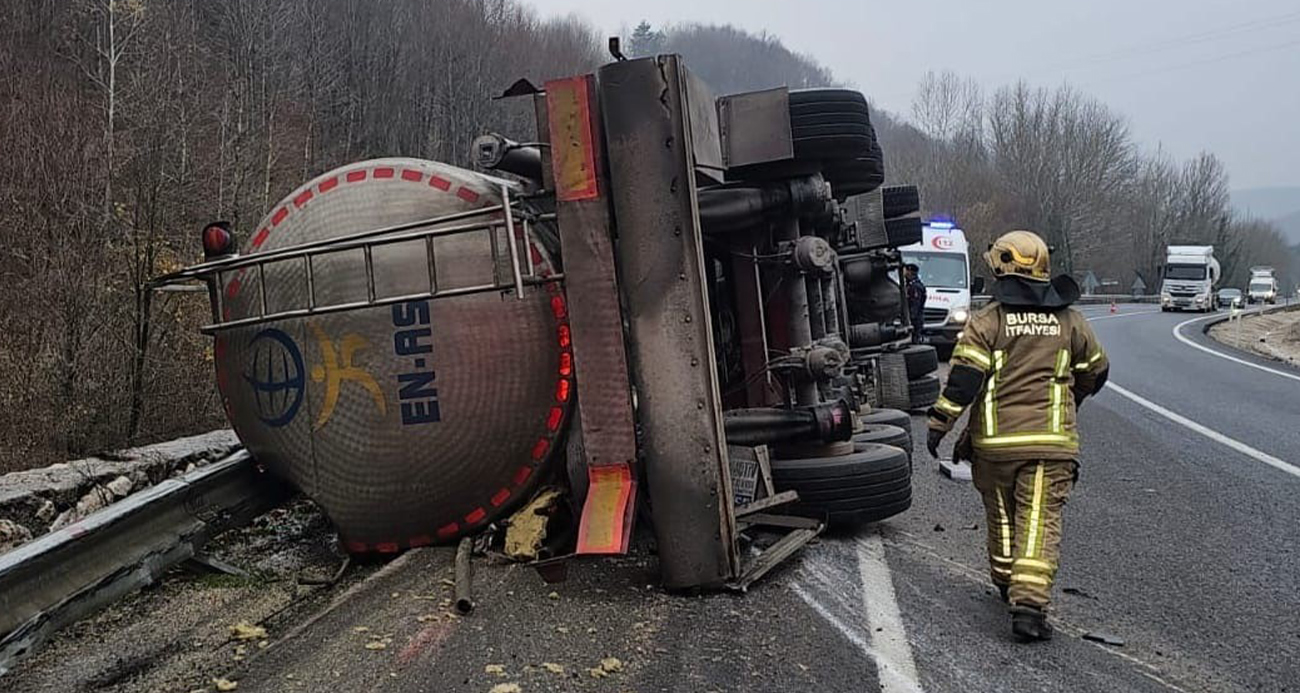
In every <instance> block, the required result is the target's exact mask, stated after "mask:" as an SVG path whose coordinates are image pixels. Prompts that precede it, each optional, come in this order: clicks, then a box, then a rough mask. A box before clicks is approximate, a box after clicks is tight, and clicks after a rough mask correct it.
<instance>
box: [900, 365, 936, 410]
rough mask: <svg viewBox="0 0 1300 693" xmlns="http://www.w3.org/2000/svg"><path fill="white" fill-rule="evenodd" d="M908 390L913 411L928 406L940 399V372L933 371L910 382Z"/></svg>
mask: <svg viewBox="0 0 1300 693" xmlns="http://www.w3.org/2000/svg"><path fill="white" fill-rule="evenodd" d="M907 391H908V396H909V397H910V398H911V400H912V407H911V408H912V410H913V411H917V410H920V409H926V408H928V407H929V406H930V405H932V404H934V403H935V402H937V401H938V400H939V374H938V373H931V374H930V375H925V376H921V377H920V378H917V379H916V380H912V381H910V382H908V384H907Z"/></svg>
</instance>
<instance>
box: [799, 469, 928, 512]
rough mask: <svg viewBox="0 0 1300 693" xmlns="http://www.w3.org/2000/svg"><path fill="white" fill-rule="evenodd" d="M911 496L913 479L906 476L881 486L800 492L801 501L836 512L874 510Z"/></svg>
mask: <svg viewBox="0 0 1300 693" xmlns="http://www.w3.org/2000/svg"><path fill="white" fill-rule="evenodd" d="M911 497H912V480H911V479H910V478H906V477H904V478H900V479H895V480H893V481H890V482H888V484H881V485H879V486H855V487H847V486H846V487H843V488H839V489H836V490H834V491H827V492H825V493H822V494H818V493H814V492H812V491H808V492H804V493H800V494H799V502H800V503H801V504H802V505H805V506H809V507H815V508H817V509H818V510H821V511H823V512H827V513H832V514H834V513H844V512H860V511H865V510H873V509H875V508H876V507H877V506H880V505H893V504H894V503H897V502H899V501H901V500H904V499H907V498H911Z"/></svg>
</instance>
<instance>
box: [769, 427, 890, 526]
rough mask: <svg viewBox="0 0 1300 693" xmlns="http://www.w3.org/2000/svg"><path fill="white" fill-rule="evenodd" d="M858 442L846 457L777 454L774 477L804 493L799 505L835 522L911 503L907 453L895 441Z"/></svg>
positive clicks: (878, 515) (869, 517) (877, 516)
mask: <svg viewBox="0 0 1300 693" xmlns="http://www.w3.org/2000/svg"><path fill="white" fill-rule="evenodd" d="M855 447H856V451H855V452H853V453H852V454H849V455H843V456H841V457H816V458H810V459H802V460H783V459H773V460H772V477H773V481H774V482H775V483H776V487H777V488H778V489H779V490H782V491H787V490H793V491H796V492H798V493H799V498H800V502H799V504H798V505H797V506H796V508H795V509H796V510H797V511H799V512H801V513H806V514H813V515H820V516H824V517H827V518H828V520H829V521H830V523H832V524H840V525H850V524H858V523H862V522H870V521H875V520H882V519H884V518H886V517H891V516H893V515H897V514H898V513H900V512H902V511H904V510H906V509H907V508H909V507H911V504H912V483H911V477H912V475H911V469H910V465H909V463H908V460H907V455H906V454H905V453H904V452H903V451H902V450H900V449H898V448H896V447H893V446H890V445H880V444H876V443H861V444H858V445H857V446H855Z"/></svg>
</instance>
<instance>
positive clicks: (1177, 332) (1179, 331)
mask: <svg viewBox="0 0 1300 693" xmlns="http://www.w3.org/2000/svg"><path fill="white" fill-rule="evenodd" d="M1213 317H1215V316H1213V315H1209V316H1206V317H1203V318H1192V319H1191V320H1187V321H1184V322H1180V323H1178V324H1177V325H1174V337H1175V338H1176V339H1177V340H1178V341H1180V342H1182V343H1183V344H1186V345H1187V346H1189V347H1191V348H1193V349H1200V350H1201V351H1204V352H1205V353H1207V354H1210V355H1212V356H1218V357H1219V358H1221V359H1227V360H1229V361H1232V362H1234V363H1240V364H1241V365H1243V366H1250V367H1251V368H1254V369H1256V370H1261V371H1264V372H1266V373H1272V374H1273V375H1280V376H1282V377H1283V378H1290V379H1292V380H1296V381H1300V375H1296V374H1295V373H1287V372H1286V371H1280V370H1277V369H1276V368H1269V367H1268V366H1261V365H1259V364H1258V363H1252V362H1250V361H1247V360H1246V359H1239V358H1237V357H1236V356H1232V355H1231V354H1225V353H1223V352H1220V351H1216V350H1214V349H1211V348H1209V347H1207V346H1205V345H1203V344H1197V343H1196V342H1193V341H1192V340H1191V339H1188V338H1187V337H1186V336H1184V335H1183V328H1184V327H1186V326H1187V325H1191V324H1192V323H1196V322H1201V321H1204V320H1209V319H1211V318H1213Z"/></svg>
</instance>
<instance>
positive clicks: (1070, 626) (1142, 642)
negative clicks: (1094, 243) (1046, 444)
mask: <svg viewBox="0 0 1300 693" xmlns="http://www.w3.org/2000/svg"><path fill="white" fill-rule="evenodd" d="M1084 312H1085V313H1087V314H1089V315H1090V316H1095V317H1096V318H1098V319H1097V320H1096V321H1095V323H1094V325H1095V329H1096V330H1097V332H1098V334H1099V336H1100V339H1101V340H1102V342H1103V344H1104V345H1105V346H1106V348H1107V350H1108V351H1109V353H1110V355H1111V360H1112V363H1113V364H1114V365H1113V371H1112V372H1113V381H1114V382H1115V383H1116V384H1118V385H1120V386H1121V387H1123V388H1125V389H1126V390H1127V391H1128V392H1132V393H1134V394H1136V395H1138V396H1139V397H1141V398H1144V399H1145V400H1148V401H1150V402H1151V403H1153V404H1156V405H1158V406H1161V407H1164V408H1165V409H1166V410H1168V411H1171V412H1173V413H1175V415H1181V416H1182V417H1185V418H1186V419H1189V420H1191V421H1193V422H1195V423H1198V424H1201V425H1202V426H1205V427H1209V428H1210V429H1213V430H1214V431H1217V432H1219V433H1221V434H1224V435H1226V436H1229V437H1231V438H1232V439H1234V440H1236V441H1238V442H1239V443H1240V444H1242V445H1244V446H1246V447H1247V448H1250V449H1256V450H1258V451H1260V452H1262V453H1264V454H1267V455H1271V456H1274V457H1276V458H1280V459H1281V460H1296V459H1297V458H1300V455H1298V454H1297V453H1298V452H1300V426H1297V425H1296V423H1297V422H1298V421H1300V417H1298V416H1297V415H1300V397H1297V395H1300V381H1297V380H1290V379H1287V378H1284V377H1280V376H1277V375H1274V374H1271V373H1267V372H1264V371H1261V370H1257V369H1254V368H1250V367H1248V366H1245V365H1242V364H1239V363H1235V362H1232V361H1228V360H1225V359H1222V358H1218V357H1215V356H1213V355H1210V354H1206V353H1204V352H1201V351H1199V350H1196V349H1194V348H1192V347H1190V346H1188V345H1186V344H1184V343H1182V342H1180V341H1179V340H1177V339H1176V338H1175V337H1174V335H1173V329H1174V327H1175V326H1176V325H1177V324H1179V323H1182V322H1183V321H1185V320H1188V319H1191V318H1193V317H1195V316H1189V315H1182V314H1173V315H1168V314H1161V313H1159V312H1158V311H1153V310H1152V309H1151V308H1150V307H1149V306H1122V307H1121V308H1120V310H1119V311H1118V312H1117V313H1116V314H1113V315H1112V314H1111V313H1110V312H1109V310H1108V308H1107V307H1087V308H1084ZM1184 332H1185V333H1187V334H1189V335H1191V337H1190V338H1192V339H1195V340H1197V341H1198V342H1200V341H1204V340H1203V338H1202V337H1201V336H1200V335H1201V332H1200V328H1199V325H1193V326H1191V328H1190V329H1186V330H1184ZM1209 348H1215V349H1218V348H1220V347H1217V346H1211V347H1209ZM1247 358H1248V360H1251V361H1255V360H1254V359H1250V358H1249V357H1247ZM1258 363H1261V364H1263V363H1264V362H1262V361H1258ZM1081 425H1082V434H1083V437H1084V440H1085V452H1084V454H1083V461H1082V464H1083V472H1082V481H1081V484H1080V485H1079V486H1078V488H1077V491H1076V493H1075V495H1074V497H1073V498H1072V499H1071V502H1070V505H1069V508H1068V511H1067V512H1068V515H1067V520H1066V527H1067V530H1066V531H1067V535H1066V540H1065V545H1064V556H1063V566H1062V570H1061V572H1060V575H1059V581H1058V597H1057V599H1058V603H1057V605H1056V610H1055V621H1056V623H1057V627H1058V637H1057V639H1056V640H1055V641H1053V642H1051V643H1049V644H1042V645H1030V646H1026V645H1020V644H1017V643H1015V642H1013V641H1012V639H1011V637H1010V632H1009V622H1008V617H1007V615H1006V613H1005V609H1004V607H1003V606H1002V605H1001V603H1000V602H999V601H998V600H997V599H996V597H995V596H994V594H993V593H992V591H991V590H990V589H989V588H988V586H987V584H986V578H985V568H984V565H985V564H984V559H983V551H982V537H983V530H982V522H983V519H982V517H983V514H982V510H981V508H980V504H979V500H978V498H977V496H976V494H975V493H974V491H973V489H971V488H970V487H969V485H968V484H964V483H959V482H953V481H950V480H947V479H946V478H945V477H942V476H940V475H939V474H937V473H936V471H935V468H934V467H933V465H932V463H930V461H929V460H928V457H927V456H926V454H925V453H924V451H921V450H918V451H916V462H917V465H916V474H915V486H916V491H915V493H916V501H915V505H914V507H913V508H912V510H910V511H909V512H908V513H906V514H904V515H902V516H900V517H897V518H894V519H892V520H890V521H888V522H885V523H881V524H880V525H878V526H877V527H875V528H872V529H871V530H869V531H867V532H864V533H860V534H856V535H841V536H833V537H829V538H827V539H825V540H823V541H821V542H819V543H818V544H817V545H815V546H812V547H810V548H809V549H808V550H807V552H806V553H805V555H804V556H803V557H802V558H801V560H799V561H797V562H795V563H794V564H793V565H792V566H791V567H789V568H787V569H785V570H783V571H781V572H779V573H778V574H776V575H774V576H773V577H772V578H771V579H769V580H768V581H766V582H765V583H764V584H762V585H761V587H760V588H759V589H757V590H756V591H755V592H753V593H751V594H749V595H747V596H745V597H730V596H713V597H706V598H695V599H692V598H683V597H673V596H667V595H663V594H661V593H659V592H658V591H657V590H654V589H650V588H648V587H646V586H642V585H641V584H639V583H641V582H643V581H645V582H651V581H652V580H653V576H652V568H651V567H650V566H651V565H652V564H650V563H645V562H638V561H637V560H636V559H628V560H626V561H624V562H622V563H618V564H614V565H606V566H601V567H597V566H599V565H600V564H589V565H586V566H577V567H575V570H574V571H573V572H574V575H575V578H574V579H573V581H571V582H570V583H567V584H566V585H564V586H562V587H559V588H557V592H556V594H557V596H558V597H559V599H547V598H546V597H545V596H544V593H545V592H546V590H548V589H550V588H548V587H543V586H541V585H540V583H539V582H538V581H537V580H536V576H532V575H530V574H527V573H518V572H516V573H514V574H512V575H509V576H507V577H504V578H501V579H500V580H499V581H497V582H496V586H495V587H493V588H491V589H492V591H493V593H492V594H491V596H490V597H488V598H487V599H486V600H485V602H486V606H485V607H484V609H485V610H484V611H483V612H482V613H481V614H476V615H474V616H471V617H469V618H467V619H464V620H463V621H459V622H456V624H457V625H455V626H453V627H452V628H448V629H445V631H446V632H445V634H444V631H443V630H438V633H439V634H435V635H426V636H421V635H418V634H417V635H413V636H407V637H406V640H405V641H404V643H405V644H404V645H403V646H402V647H401V648H398V649H399V652H398V654H397V655H396V657H397V659H396V660H395V661H396V662H397V663H398V664H400V666H397V665H395V664H393V660H392V657H387V658H385V657H383V656H381V657H380V658H379V659H380V661H382V662H383V663H382V664H380V665H379V666H378V667H376V668H374V669H369V670H368V669H366V668H364V667H358V666H341V667H338V668H333V667H330V666H328V662H330V661H334V662H347V661H349V660H351V659H355V658H357V657H358V656H361V658H362V660H363V661H367V660H365V656H367V655H372V654H373V653H367V652H361V651H360V650H357V649H356V647H357V643H355V642H350V641H349V639H356V637H357V635H356V634H354V633H352V632H351V631H350V628H352V627H355V625H356V624H358V623H363V622H364V621H365V618H366V616H365V615H377V614H382V613H384V612H385V611H386V610H391V607H389V608H388V609H386V608H385V607H383V606H382V605H383V604H384V603H386V602H389V601H390V600H389V599H388V596H389V594H390V591H389V588H388V587H377V588H375V589H374V590H373V592H374V595H378V597H377V598H372V600H371V601H377V602H378V605H370V604H369V603H368V602H366V601H364V600H358V601H356V602H355V603H354V604H353V605H351V606H349V607H347V610H346V611H344V612H341V613H342V614H351V616H349V617H347V618H341V620H340V622H339V623H338V624H336V625H334V626H331V627H328V628H323V629H321V630H323V631H324V632H325V633H329V634H330V635H327V636H324V637H323V639H320V640H317V639H315V637H312V638H299V639H298V644H296V645H294V644H289V645H286V646H285V647H281V648H276V649H275V650H273V652H272V653H271V654H269V655H268V656H267V657H265V658H264V659H262V660H261V661H260V662H257V663H255V664H254V665H253V666H252V667H250V668H249V669H248V670H247V671H246V672H244V675H245V676H246V678H247V680H248V684H247V685H246V686H244V687H246V688H248V689H250V690H273V689H275V688H277V684H275V683H271V682H281V683H282V682H283V681H284V680H285V679H284V677H285V676H287V675H288V674H291V673H293V672H295V671H297V672H298V674H297V676H298V677H301V676H303V675H304V673H303V672H316V673H315V675H316V676H323V677H324V678H323V679H317V682H318V683H320V684H322V685H323V684H325V683H327V682H328V681H330V679H331V678H332V679H334V680H335V681H338V680H339V678H338V677H340V676H341V677H342V681H341V682H342V683H344V684H345V687H347V684H346V682H347V681H348V680H349V679H353V681H352V684H353V686H354V687H356V688H358V689H360V688H365V689H375V690H379V689H383V690H402V691H407V690H410V691H416V690H462V689H463V690H484V691H486V690H490V688H489V686H490V685H491V684H493V683H494V682H496V681H497V680H498V679H499V680H500V681H503V682H515V681H518V682H519V683H520V685H521V689H522V690H525V691H527V690H610V691H624V690H632V691H683V692H684V691H714V690H716V691H742V690H743V691H793V690H817V691H874V690H883V691H887V692H889V693H892V692H893V691H929V692H950V693H958V692H962V693H965V692H968V691H1067V690H1068V691H1098V692H1103V691H1104V692H1106V693H1115V692H1120V691H1143V692H1146V691H1151V692H1158V691H1287V690H1295V689H1296V687H1297V686H1300V683H1297V682H1300V589H1297V588H1300V584H1298V582H1300V573H1298V572H1297V569H1298V568H1300V562H1298V561H1297V544H1298V543H1297V540H1296V538H1295V530H1296V528H1297V519H1298V518H1300V494H1297V491H1298V490H1300V477H1296V476H1292V475H1290V474H1288V473H1286V472H1284V471H1281V470H1279V469H1276V468H1274V467H1270V466H1268V465H1267V464H1264V463H1261V462H1260V461H1258V460H1257V459H1256V458H1255V457H1251V456H1250V455H1247V454H1243V453H1241V452H1239V451H1237V450H1236V449H1234V448H1232V447H1229V446H1228V445H1225V444H1224V443H1223V442H1220V441H1218V440H1213V439H1211V438H1208V437H1206V436H1205V435H1202V434H1200V433H1197V432H1194V431H1192V430H1190V429H1188V428H1187V427H1185V426H1183V425H1181V424H1177V423H1173V422H1171V421H1170V420H1169V419H1168V418H1166V417H1165V416H1163V415H1161V414H1158V413H1155V412H1153V411H1152V410H1150V409H1148V408H1146V407H1144V406H1143V405H1140V404H1137V403H1135V402H1134V401H1132V400H1131V399H1128V398H1126V397H1123V396H1120V395H1117V394H1115V393H1114V392H1111V391H1107V392H1105V393H1103V394H1102V395H1100V396H1099V397H1097V398H1096V399H1095V400H1093V401H1090V402H1089V403H1088V404H1087V405H1086V406H1085V407H1084V409H1083V412H1082V424H1081ZM923 426H924V424H923V421H922V420H921V418H920V417H915V418H914V427H915V429H916V430H915V432H914V438H915V439H916V440H917V441H918V442H919V441H922V440H924V435H923ZM432 571H433V568H432V567H429V568H426V569H422V570H416V571H409V570H408V571H405V572H404V571H402V570H397V571H393V575H394V578H395V579H396V578H397V576H400V575H408V576H409V575H417V576H418V575H423V576H426V577H427V576H428V575H430V574H431V572H432ZM408 579H409V578H408ZM1065 588H1068V589H1069V592H1068V593H1066V592H1063V591H1062V590H1063V589H1065ZM409 589H410V587H409V586H408V587H406V588H398V587H394V588H393V591H392V594H406V593H407V592H408V591H409ZM598 589H599V590H602V591H600V592H597V591H595V590H598ZM401 601H402V600H401V599H400V598H397V601H396V602H394V603H398V604H400V603H401ZM502 608H505V609H506V611H505V612H504V613H503V612H502V611H501V609H502ZM376 618H378V617H377V616H376ZM380 620H382V619H380ZM556 628H564V629H565V630H566V632H564V633H558V631H556V630H555V629H556ZM557 633H558V634H557ZM1102 633H1104V634H1108V635H1110V636H1113V637H1115V638H1118V639H1120V640H1122V641H1123V643H1124V644H1123V645H1122V646H1113V645H1102V644H1098V643H1095V642H1092V641H1089V640H1086V639H1085V638H1084V637H1083V636H1084V635H1085V634H1102ZM422 637H424V638H428V639H429V641H430V642H436V643H437V645H436V647H428V648H426V650H427V652H426V651H424V650H421V651H419V653H418V654H414V655H413V654H411V653H412V649H411V648H412V647H418V646H416V645H412V643H419V642H421V638H422ZM340 642H342V643H344V644H342V645H340V644H338V643H340ZM329 643H334V644H329ZM335 647H338V648H340V649H334V648H335ZM332 652H333V653H336V654H330V653H332ZM403 652H405V653H406V654H405V655H402V654H401V653H403ZM603 654H608V655H609V656H614V657H617V658H619V659H620V661H622V662H624V663H625V667H626V668H625V669H624V670H623V671H622V672H620V673H618V674H616V675H614V676H612V677H609V678H603V679H596V678H593V677H590V676H589V675H588V672H587V671H586V669H587V668H589V667H590V666H592V665H593V664H594V662H595V661H596V659H597V658H598V656H603ZM403 656H405V660H403ZM372 659H373V658H372ZM545 661H553V663H557V664H561V665H562V666H563V667H564V672H565V673H564V674H562V675H561V674H549V673H547V672H546V671H545V670H544V669H539V668H538V667H540V666H541V665H542V663H543V662H545ZM313 662H315V664H312V663H313ZM494 662H500V663H503V664H504V665H505V667H506V676H505V677H503V678H502V677H497V676H495V675H490V676H489V675H485V674H484V671H485V667H486V666H487V665H488V664H491V663H494ZM385 677H387V680H385ZM433 682H441V683H440V684H438V685H433Z"/></svg>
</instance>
